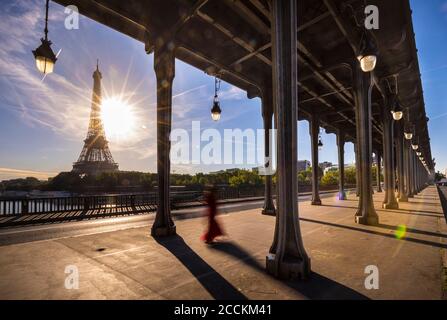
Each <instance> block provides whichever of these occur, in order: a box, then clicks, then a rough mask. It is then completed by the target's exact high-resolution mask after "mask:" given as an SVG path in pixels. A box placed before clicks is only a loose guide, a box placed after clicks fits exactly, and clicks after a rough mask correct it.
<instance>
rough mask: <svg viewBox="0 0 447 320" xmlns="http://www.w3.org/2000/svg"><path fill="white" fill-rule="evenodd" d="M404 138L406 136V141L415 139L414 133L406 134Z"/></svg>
mask: <svg viewBox="0 0 447 320" xmlns="http://www.w3.org/2000/svg"><path fill="white" fill-rule="evenodd" d="M404 136H405V139H407V140H411V139H413V133H411V132H404Z"/></svg>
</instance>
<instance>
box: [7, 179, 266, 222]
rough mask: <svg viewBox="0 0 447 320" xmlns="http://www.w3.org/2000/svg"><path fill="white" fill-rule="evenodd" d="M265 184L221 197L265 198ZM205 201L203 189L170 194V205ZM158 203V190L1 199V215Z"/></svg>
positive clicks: (151, 206) (221, 193) (225, 190)
mask: <svg viewBox="0 0 447 320" xmlns="http://www.w3.org/2000/svg"><path fill="white" fill-rule="evenodd" d="M263 195H264V187H262V186H259V187H250V188H232V187H225V188H219V189H218V199H220V200H225V199H238V198H251V197H262V196H263ZM203 200H204V198H203V192H202V191H183V192H172V193H171V205H172V206H173V207H178V206H181V205H182V204H184V203H193V202H199V203H202V202H203ZM156 205H157V194H156V193H154V192H153V193H145V194H118V195H94V196H90V195H83V196H73V197H40V198H30V197H22V198H0V216H4V215H22V214H36V213H53V212H72V211H87V210H101V209H113V208H137V207H143V206H144V207H149V208H148V209H149V211H154V210H155V209H156Z"/></svg>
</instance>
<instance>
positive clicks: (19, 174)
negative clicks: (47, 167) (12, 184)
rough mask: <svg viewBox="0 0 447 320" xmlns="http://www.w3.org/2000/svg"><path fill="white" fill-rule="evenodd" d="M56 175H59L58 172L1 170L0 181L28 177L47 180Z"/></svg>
mask: <svg viewBox="0 0 447 320" xmlns="http://www.w3.org/2000/svg"><path fill="white" fill-rule="evenodd" d="M55 175H57V172H45V171H33V170H22V169H13V168H0V181H2V180H9V179H17V178H27V177H35V178H37V179H40V180H46V179H48V178H50V177H54V176H55Z"/></svg>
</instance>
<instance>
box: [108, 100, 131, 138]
mask: <svg viewBox="0 0 447 320" xmlns="http://www.w3.org/2000/svg"><path fill="white" fill-rule="evenodd" d="M101 118H102V121H103V124H104V130H105V133H106V136H107V138H108V139H112V140H122V139H129V138H130V137H131V136H132V134H133V133H134V131H135V127H136V125H135V116H134V113H133V108H132V106H131V105H130V104H128V103H127V102H125V101H122V100H121V99H119V98H118V97H110V98H107V99H104V100H103V101H102V104H101Z"/></svg>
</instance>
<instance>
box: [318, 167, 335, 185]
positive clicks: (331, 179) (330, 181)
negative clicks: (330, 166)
mask: <svg viewBox="0 0 447 320" xmlns="http://www.w3.org/2000/svg"><path fill="white" fill-rule="evenodd" d="M338 176H339V172H338V170H336V171H335V170H334V171H328V172H326V174H325V175H324V176H323V177H322V178H321V185H322V186H336V185H338Z"/></svg>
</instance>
